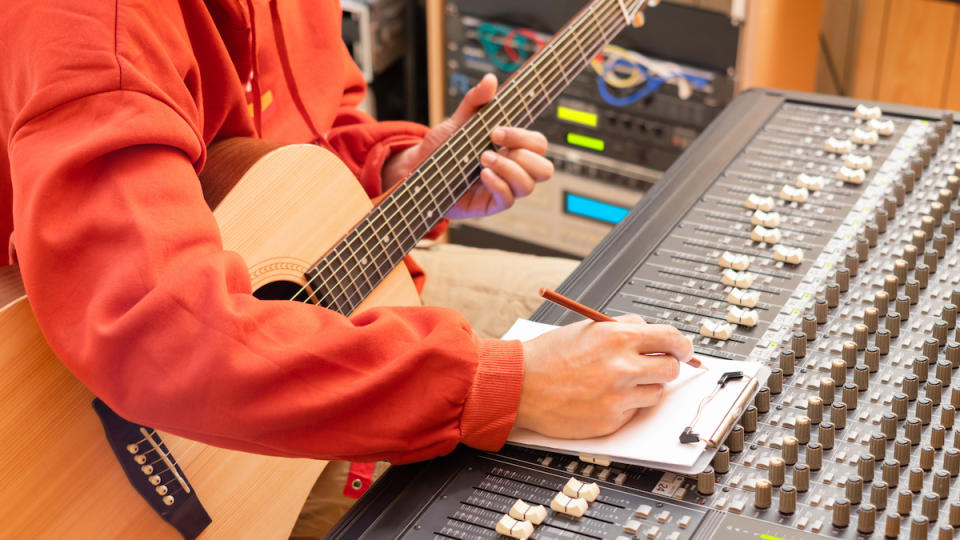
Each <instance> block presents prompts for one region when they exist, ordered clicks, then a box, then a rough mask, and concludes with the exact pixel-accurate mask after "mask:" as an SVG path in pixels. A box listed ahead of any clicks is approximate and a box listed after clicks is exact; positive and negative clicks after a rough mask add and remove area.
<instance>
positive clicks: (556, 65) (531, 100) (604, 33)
mask: <svg viewBox="0 0 960 540" xmlns="http://www.w3.org/2000/svg"><path fill="white" fill-rule="evenodd" d="M644 1H645V0H594V1H593V2H592V3H590V4H589V5H588V6H587V7H585V8H584V9H583V10H581V11H580V12H579V13H578V14H577V15H576V16H575V17H574V18H573V19H572V20H571V21H570V22H569V23H568V24H567V26H565V27H564V28H563V29H562V30H561V31H560V32H559V33H557V35H556V36H555V37H554V38H553V39H552V40H551V41H550V42H549V43H548V44H547V45H546V46H544V47H543V48H542V49H541V50H540V51H539V52H538V53H537V54H536V55H535V56H533V57H532V58H531V59H530V60H529V61H528V62H527V64H526V65H525V66H524V67H523V68H521V69H520V70H519V71H518V72H517V73H516V74H515V75H514V76H512V77H511V78H510V79H509V80H508V81H507V82H506V83H505V84H503V85H502V86H501V87H500V89H499V91H498V92H497V95H496V96H495V97H494V99H493V100H492V101H491V102H490V103H488V104H487V105H486V106H485V107H484V108H483V109H482V110H481V111H480V112H478V113H477V114H475V115H474V116H473V118H471V119H470V120H469V121H467V122H466V123H465V124H464V125H463V126H461V127H460V128H459V129H458V130H457V131H456V132H454V134H453V135H452V136H451V137H450V138H449V139H448V140H447V141H446V142H444V143H443V144H442V145H441V146H440V147H439V148H438V149H437V150H436V151H434V152H433V154H431V155H430V156H429V157H428V158H427V159H425V160H424V161H423V162H422V163H421V164H420V165H419V166H418V167H417V168H416V170H414V171H413V172H412V173H411V174H410V176H409V177H407V179H406V180H404V182H403V183H402V184H401V185H400V186H399V187H398V188H397V189H395V190H394V191H393V192H392V193H391V194H390V195H389V196H388V197H386V198H385V199H384V200H383V201H381V202H380V204H378V205H377V206H376V207H374V208H373V210H371V211H370V213H369V214H368V215H367V216H366V217H365V218H364V219H363V220H362V221H361V222H360V223H358V224H357V226H356V227H354V229H353V230H351V231H350V232H349V233H347V235H345V236H344V237H343V239H341V240H340V242H339V243H338V244H337V245H336V246H334V247H333V249H331V250H330V251H329V252H328V253H327V254H326V255H325V256H324V257H323V258H322V259H321V260H320V261H319V262H318V263H317V264H315V265H314V266H313V268H311V270H310V272H308V274H307V275H308V278H309V279H310V283H309V285H310V289H311V293H312V295H311V296H312V298H314V299H317V300H319V303H320V304H321V305H323V306H324V307H327V308H330V309H334V310H336V311H338V312H340V313H342V314H344V315H349V314H350V313H352V312H353V310H354V309H356V307H357V306H358V305H359V304H360V303H361V302H362V301H363V299H364V298H366V297H367V295H368V294H370V292H371V291H372V290H373V289H374V288H375V287H376V286H377V285H378V284H379V283H380V282H381V281H382V280H383V279H384V278H385V277H386V276H387V274H389V273H390V271H391V270H392V269H393V268H394V267H395V266H396V265H397V264H399V263H400V262H401V261H402V260H403V258H404V257H405V256H406V255H407V254H408V253H410V251H411V250H412V249H413V248H414V246H415V245H416V243H417V242H418V241H419V240H420V239H421V238H423V237H424V235H426V234H427V232H428V231H430V229H432V228H433V227H434V226H435V225H436V224H437V223H439V222H440V220H441V219H443V216H444V215H446V213H447V212H448V211H449V210H450V209H451V208H453V206H454V205H455V204H456V202H457V201H458V200H460V198H461V197H462V196H463V195H464V194H465V193H466V192H467V190H469V189H470V187H471V186H473V184H474V183H476V181H477V179H478V177H479V174H480V164H479V160H480V154H481V153H483V151H485V150H487V149H491V148H493V145H492V143H491V142H490V133H491V132H492V131H493V130H494V129H495V128H496V127H497V126H517V127H526V126H529V125H530V124H531V123H532V122H533V121H534V120H535V119H536V118H537V116H538V115H539V114H541V113H542V112H543V111H544V110H545V109H546V108H547V107H548V106H549V105H550V103H551V102H552V101H553V100H554V99H556V98H557V97H558V96H559V95H560V93H561V92H562V91H563V90H564V89H565V88H566V87H567V86H568V85H569V84H570V82H571V81H573V79H574V78H575V77H576V76H577V75H578V74H579V73H580V71H582V70H583V68H584V67H586V66H587V64H589V62H590V60H591V59H592V58H593V57H594V56H595V55H596V54H597V53H599V52H600V50H601V49H602V48H603V46H604V45H606V44H607V43H609V42H610V40H611V39H613V37H614V36H616V35H617V34H618V33H619V32H620V30H622V29H623V28H624V27H625V26H626V24H627V21H628V19H630V18H632V15H633V14H634V13H636V12H637V10H639V9H640V7H641V6H642V4H643V2H644Z"/></svg>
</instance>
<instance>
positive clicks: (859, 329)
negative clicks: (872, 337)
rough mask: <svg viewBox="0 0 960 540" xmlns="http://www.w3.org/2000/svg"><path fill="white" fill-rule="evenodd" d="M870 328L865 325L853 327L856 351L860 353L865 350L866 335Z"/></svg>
mask: <svg viewBox="0 0 960 540" xmlns="http://www.w3.org/2000/svg"><path fill="white" fill-rule="evenodd" d="M869 333H870V328H869V327H868V326H867V325H865V324H855V325H853V342H854V343H856V344H857V350H858V351H862V350H864V349H866V348H867V334H869Z"/></svg>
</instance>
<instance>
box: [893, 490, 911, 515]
mask: <svg viewBox="0 0 960 540" xmlns="http://www.w3.org/2000/svg"><path fill="white" fill-rule="evenodd" d="M912 509H913V492H911V491H910V490H909V489H901V490H900V491H898V492H897V512H900V515H902V516H909V515H910V510H912Z"/></svg>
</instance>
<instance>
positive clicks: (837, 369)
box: [820, 345, 857, 403]
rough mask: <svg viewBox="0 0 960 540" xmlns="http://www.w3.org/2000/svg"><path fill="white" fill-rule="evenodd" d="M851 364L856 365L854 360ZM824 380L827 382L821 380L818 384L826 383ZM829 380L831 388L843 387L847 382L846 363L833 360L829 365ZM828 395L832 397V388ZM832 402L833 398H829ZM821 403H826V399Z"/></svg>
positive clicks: (840, 359)
mask: <svg viewBox="0 0 960 540" xmlns="http://www.w3.org/2000/svg"><path fill="white" fill-rule="evenodd" d="M854 348H856V345H854ZM853 363H854V364H856V363H857V361H856V358H854V361H853ZM826 380H827V379H821V380H820V384H821V385H822V384H823V383H824V381H826ZM829 380H830V381H831V383H832V386H843V383H845V382H847V364H846V362H844V361H843V359H842V358H835V359H834V360H833V361H832V362H831V363H830V377H829ZM830 394H831V396H832V394H833V388H831V389H830ZM820 397H823V393H821V394H820ZM832 400H833V398H832V397H831V398H830V401H832ZM823 401H824V402H825V403H826V402H827V398H825V397H823Z"/></svg>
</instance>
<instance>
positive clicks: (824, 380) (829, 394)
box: [820, 368, 846, 405]
mask: <svg viewBox="0 0 960 540" xmlns="http://www.w3.org/2000/svg"><path fill="white" fill-rule="evenodd" d="M832 371H833V368H831V372H832ZM844 375H846V369H844ZM836 386H837V383H836V382H834V380H833V379H832V378H831V377H821V378H820V399H821V400H822V401H823V404H824V405H830V404H832V403H833V390H834V388H835V387H836Z"/></svg>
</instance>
